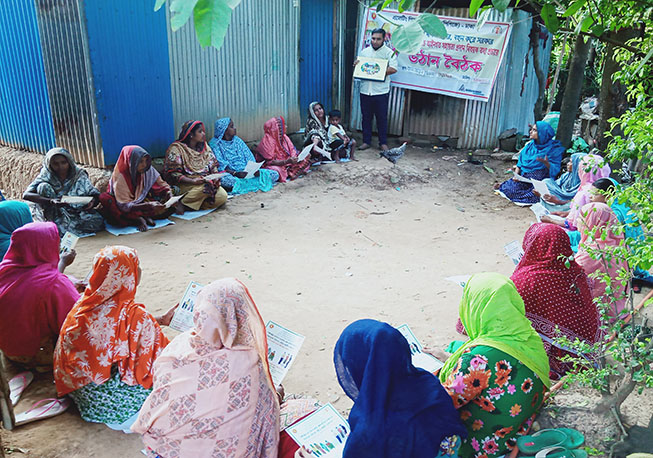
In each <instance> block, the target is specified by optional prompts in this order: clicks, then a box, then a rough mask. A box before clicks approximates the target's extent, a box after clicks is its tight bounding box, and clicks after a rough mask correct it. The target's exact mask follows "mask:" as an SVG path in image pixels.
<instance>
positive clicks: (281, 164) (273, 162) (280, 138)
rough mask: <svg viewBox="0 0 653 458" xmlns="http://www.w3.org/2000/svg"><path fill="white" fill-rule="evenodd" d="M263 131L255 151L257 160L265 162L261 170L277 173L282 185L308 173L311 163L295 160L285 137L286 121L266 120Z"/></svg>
mask: <svg viewBox="0 0 653 458" xmlns="http://www.w3.org/2000/svg"><path fill="white" fill-rule="evenodd" d="M263 130H264V131H265V134H264V135H263V139H262V140H261V143H259V144H258V148H257V149H256V152H257V155H258V157H259V160H263V161H265V164H263V168H266V169H269V170H275V171H277V172H278V173H279V181H280V182H282V183H284V182H285V181H286V180H289V179H290V180H294V179H295V178H297V177H298V176H300V175H303V174H306V173H308V172H309V170H310V168H311V162H310V161H309V160H308V159H304V160H303V161H298V160H297V150H296V149H295V146H294V145H293V143H292V142H291V141H290V138H288V136H287V135H286V121H285V120H284V119H283V118H282V117H281V116H279V117H277V118H271V119H268V120H267V121H266V122H265V124H264V125H263Z"/></svg>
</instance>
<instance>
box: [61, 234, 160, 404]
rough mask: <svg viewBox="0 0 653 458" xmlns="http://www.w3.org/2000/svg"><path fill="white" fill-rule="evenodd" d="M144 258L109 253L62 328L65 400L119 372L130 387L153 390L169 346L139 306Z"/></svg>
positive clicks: (117, 250) (100, 257) (118, 250)
mask: <svg viewBox="0 0 653 458" xmlns="http://www.w3.org/2000/svg"><path fill="white" fill-rule="evenodd" d="M138 264H139V263H138V256H137V255H136V251H135V250H133V249H132V248H127V247H124V246H112V247H105V248H103V249H102V250H101V251H100V252H99V253H98V254H97V255H96V256H95V260H94V262H93V272H92V274H91V278H90V280H89V284H88V286H87V287H86V290H85V291H84V294H83V296H82V297H81V298H80V300H79V301H78V302H77V303H76V304H75V305H74V307H73V309H72V310H71V311H70V313H69V314H68V316H67V317H66V320H65V321H64V323H63V326H62V327H61V332H60V334H59V341H58V342H57V346H56V348H55V352H54V380H55V383H56V385H57V392H58V393H59V396H63V395H66V394H68V393H70V392H71V391H74V390H77V389H79V388H81V387H83V386H85V385H88V384H89V383H91V382H92V383H95V384H96V385H100V384H102V383H104V382H105V381H107V380H108V379H109V378H110V377H111V368H112V366H113V365H114V364H115V365H116V366H117V367H118V372H119V373H120V377H121V380H122V381H123V382H124V383H126V384H127V385H141V386H143V387H144V388H151V387H152V364H153V363H154V360H155V359H156V358H157V357H158V356H159V353H161V351H162V350H163V348H164V347H165V346H166V345H167V344H168V339H167V338H166V336H165V335H163V332H162V331H161V328H160V327H159V324H158V323H157V322H156V320H155V319H154V317H153V316H152V315H151V314H150V313H148V312H147V311H146V310H145V308H144V306H143V305H142V304H137V303H135V302H134V296H135V295H136V285H137V283H138V278H137V276H138Z"/></svg>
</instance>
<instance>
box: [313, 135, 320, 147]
mask: <svg viewBox="0 0 653 458" xmlns="http://www.w3.org/2000/svg"><path fill="white" fill-rule="evenodd" d="M311 140H312V141H313V144H314V145H318V144H319V143H320V142H321V141H322V139H321V138H320V136H319V135H313V138H311Z"/></svg>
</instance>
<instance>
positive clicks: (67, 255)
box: [58, 250, 77, 273]
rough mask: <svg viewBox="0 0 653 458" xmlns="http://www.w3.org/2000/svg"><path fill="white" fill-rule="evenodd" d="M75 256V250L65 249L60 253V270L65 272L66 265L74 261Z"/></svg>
mask: <svg viewBox="0 0 653 458" xmlns="http://www.w3.org/2000/svg"><path fill="white" fill-rule="evenodd" d="M75 256H77V252H76V251H75V250H70V251H65V252H63V253H61V254H60V255H59V266H58V267H59V272H61V273H63V271H64V270H65V269H66V267H68V266H69V265H71V264H72V263H73V261H74V260H75Z"/></svg>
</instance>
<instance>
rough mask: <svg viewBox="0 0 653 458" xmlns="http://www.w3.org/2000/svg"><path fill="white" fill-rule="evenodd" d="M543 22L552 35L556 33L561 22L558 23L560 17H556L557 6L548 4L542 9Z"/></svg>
mask: <svg viewBox="0 0 653 458" xmlns="http://www.w3.org/2000/svg"><path fill="white" fill-rule="evenodd" d="M540 15H541V16H542V20H544V25H545V26H546V28H547V29H548V30H549V32H551V33H556V32H557V31H558V29H559V28H560V21H558V16H557V15H556V10H555V6H553V5H552V4H550V3H547V4H546V5H544V6H543V7H542V12H541V13H540Z"/></svg>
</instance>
